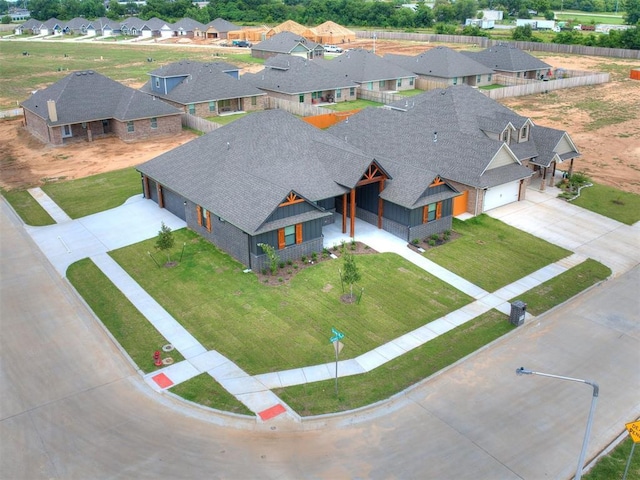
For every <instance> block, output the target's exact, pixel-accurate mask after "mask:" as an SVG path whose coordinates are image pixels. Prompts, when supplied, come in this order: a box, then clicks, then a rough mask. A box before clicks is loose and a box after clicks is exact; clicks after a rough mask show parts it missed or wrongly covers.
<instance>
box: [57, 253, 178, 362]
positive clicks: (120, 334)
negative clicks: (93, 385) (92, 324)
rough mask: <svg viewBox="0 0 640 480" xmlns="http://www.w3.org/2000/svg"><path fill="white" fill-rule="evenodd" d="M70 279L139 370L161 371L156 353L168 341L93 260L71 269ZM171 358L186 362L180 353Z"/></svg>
mask: <svg viewBox="0 0 640 480" xmlns="http://www.w3.org/2000/svg"><path fill="white" fill-rule="evenodd" d="M67 278H68V279H69V281H70V282H71V284H72V285H73V286H74V287H75V288H76V290H77V291H78V292H79V293H80V295H82V298H84V300H85V301H86V302H87V304H89V306H90V307H91V309H92V310H93V312H94V313H95V314H96V315H97V316H98V318H99V319H100V320H101V321H102V323H103V324H104V326H105V327H107V329H108V330H109V331H110V332H111V334H112V335H113V336H114V337H115V339H116V340H117V341H118V343H119V344H120V345H121V346H122V348H124V349H125V350H126V352H127V353H128V354H129V356H130V357H131V358H132V359H133V361H134V362H135V363H136V365H138V368H140V369H141V370H142V371H143V372H145V373H149V372H153V371H154V370H157V369H158V367H156V366H155V365H154V360H153V353H154V352H155V351H156V350H160V349H161V348H162V346H163V345H166V344H167V343H168V342H167V340H166V339H165V338H164V337H163V336H162V335H160V333H159V332H158V331H157V330H156V329H155V328H154V327H153V325H151V323H149V321H148V320H147V319H146V318H145V317H144V316H143V315H142V314H141V313H140V312H139V311H138V310H137V309H136V307H134V306H133V304H132V303H131V302H130V301H129V300H128V299H127V297H125V296H124V294H123V293H122V292H121V291H120V290H118V289H117V288H116V286H115V285H114V284H113V283H111V280H109V279H108V278H107V276H106V275H105V274H104V273H102V271H101V270H100V269H99V268H98V267H97V266H96V265H95V264H94V263H93V262H92V261H91V259H89V258H85V259H84V260H80V261H79V262H76V263H74V264H73V265H71V266H70V267H69V269H68V270H67ZM163 356H164V357H166V356H168V355H166V354H163ZM170 356H171V358H173V360H174V362H180V361H182V360H184V357H183V356H182V355H180V353H179V352H177V351H176V350H173V351H172V352H171V354H170Z"/></svg>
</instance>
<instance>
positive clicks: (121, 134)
mask: <svg viewBox="0 0 640 480" xmlns="http://www.w3.org/2000/svg"><path fill="white" fill-rule="evenodd" d="M21 106H22V108H23V109H24V123H25V125H26V128H27V130H28V131H29V132H30V133H31V134H32V135H33V136H35V137H36V138H38V139H39V140H41V141H42V142H44V143H48V144H50V145H64V144H66V143H69V142H71V141H78V140H88V141H93V140H94V139H96V138H99V137H105V136H114V135H115V136H117V137H118V138H120V139H121V140H124V141H133V140H139V139H142V138H148V137H154V136H160V135H176V134H178V133H180V132H181V131H182V119H181V113H180V110H178V109H176V108H175V107H172V106H171V105H168V104H166V103H164V102H162V101H159V100H156V99H154V98H153V97H151V96H149V95H145V94H144V93H142V92H139V91H138V90H135V89H133V88H129V87H126V86H124V85H122V84H121V83H118V82H116V81H115V80H111V79H110V78H108V77H105V76H103V75H100V74H99V73H97V72H94V71H91V70H87V71H82V72H73V73H70V74H69V75H67V76H66V77H64V78H63V79H62V80H59V81H58V82H56V83H54V84H53V85H50V86H49V87H47V88H45V89H42V90H38V91H37V92H35V93H34V94H33V95H31V96H30V97H29V98H28V99H27V100H25V101H24V102H22V104H21Z"/></svg>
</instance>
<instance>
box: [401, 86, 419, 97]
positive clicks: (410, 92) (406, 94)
mask: <svg viewBox="0 0 640 480" xmlns="http://www.w3.org/2000/svg"><path fill="white" fill-rule="evenodd" d="M396 93H397V94H398V95H401V96H403V97H414V96H416V95H420V94H421V93H424V90H418V89H417V88H414V89H413V90H400V91H399V92H396Z"/></svg>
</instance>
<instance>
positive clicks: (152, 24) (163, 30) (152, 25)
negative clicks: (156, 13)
mask: <svg viewBox="0 0 640 480" xmlns="http://www.w3.org/2000/svg"><path fill="white" fill-rule="evenodd" d="M201 25H202V24H201ZM142 36H143V37H160V38H171V37H173V28H172V25H171V24H170V23H167V22H165V21H164V20H162V19H160V18H158V17H153V18H150V19H149V20H146V21H145V22H144V26H143V27H142Z"/></svg>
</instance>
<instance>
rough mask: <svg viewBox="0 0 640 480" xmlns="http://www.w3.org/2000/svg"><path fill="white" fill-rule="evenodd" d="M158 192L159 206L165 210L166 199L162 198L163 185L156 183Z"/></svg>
mask: <svg viewBox="0 0 640 480" xmlns="http://www.w3.org/2000/svg"><path fill="white" fill-rule="evenodd" d="M156 190H157V192H158V206H159V207H160V208H164V198H162V185H160V184H159V183H156Z"/></svg>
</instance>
